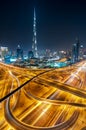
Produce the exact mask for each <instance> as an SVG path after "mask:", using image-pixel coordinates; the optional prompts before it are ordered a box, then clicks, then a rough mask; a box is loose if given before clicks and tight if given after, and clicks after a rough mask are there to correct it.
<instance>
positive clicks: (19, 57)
mask: <svg viewBox="0 0 86 130" xmlns="http://www.w3.org/2000/svg"><path fill="white" fill-rule="evenodd" d="M16 53H17V59H22V60H23V50H22V49H21V47H20V45H18V47H17V52H16Z"/></svg>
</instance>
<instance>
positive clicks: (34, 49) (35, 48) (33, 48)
mask: <svg viewBox="0 0 86 130" xmlns="http://www.w3.org/2000/svg"><path fill="white" fill-rule="evenodd" d="M32 51H33V54H34V57H35V58H38V51H37V31H36V12H35V8H34V21H33V43H32Z"/></svg>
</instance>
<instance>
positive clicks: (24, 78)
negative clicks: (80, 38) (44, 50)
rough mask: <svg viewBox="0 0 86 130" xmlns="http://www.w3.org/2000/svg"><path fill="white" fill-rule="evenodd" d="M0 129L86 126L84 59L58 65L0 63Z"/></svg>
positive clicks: (81, 129) (68, 129) (75, 129)
mask: <svg viewBox="0 0 86 130" xmlns="http://www.w3.org/2000/svg"><path fill="white" fill-rule="evenodd" d="M0 130H86V61H81V62H78V63H76V64H74V65H71V66H68V67H64V68H59V69H55V68H54V69H26V68H19V67H15V66H12V65H6V64H4V63H0Z"/></svg>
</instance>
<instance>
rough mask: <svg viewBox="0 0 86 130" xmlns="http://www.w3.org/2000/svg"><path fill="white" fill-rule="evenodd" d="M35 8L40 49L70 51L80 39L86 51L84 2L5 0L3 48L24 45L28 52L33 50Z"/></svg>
mask: <svg viewBox="0 0 86 130" xmlns="http://www.w3.org/2000/svg"><path fill="white" fill-rule="evenodd" d="M34 7H35V9H36V16H37V41H38V50H41V49H51V50H54V49H55V50H61V49H70V48H71V47H72V44H73V43H75V42H76V37H79V40H80V43H81V44H83V45H84V47H85V48H86V44H85V42H86V36H85V34H86V2H85V1H84V0H76V1H73V0H70V1H68V0H58V1H57V0H29V1H28V0H12V1H11V0H8V1H6V0H1V1H0V46H8V48H9V49H11V50H15V49H16V48H17V45H18V44H20V45H21V46H22V48H23V49H24V50H26V51H27V50H31V47H32V37H33V11H34Z"/></svg>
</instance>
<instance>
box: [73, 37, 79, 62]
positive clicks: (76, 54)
mask: <svg viewBox="0 0 86 130" xmlns="http://www.w3.org/2000/svg"><path fill="white" fill-rule="evenodd" d="M79 48H80V43H79V40H78V39H76V43H75V44H73V48H72V62H73V63H75V62H77V61H78V60H79Z"/></svg>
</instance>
